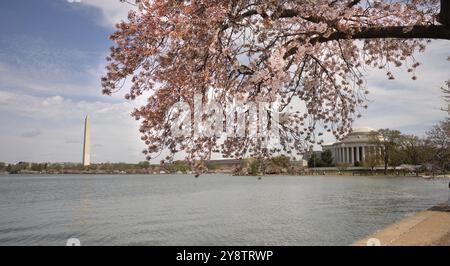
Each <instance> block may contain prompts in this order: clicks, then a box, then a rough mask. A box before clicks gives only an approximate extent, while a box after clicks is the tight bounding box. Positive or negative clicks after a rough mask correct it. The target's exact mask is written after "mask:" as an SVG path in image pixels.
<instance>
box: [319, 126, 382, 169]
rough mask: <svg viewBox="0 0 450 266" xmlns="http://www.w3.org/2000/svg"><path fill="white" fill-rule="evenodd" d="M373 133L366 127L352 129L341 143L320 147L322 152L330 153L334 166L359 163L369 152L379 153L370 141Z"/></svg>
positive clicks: (372, 130) (378, 148) (377, 148)
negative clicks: (327, 151)
mask: <svg viewBox="0 0 450 266" xmlns="http://www.w3.org/2000/svg"><path fill="white" fill-rule="evenodd" d="M374 132H376V131H375V130H374V129H372V128H367V127H365V128H357V129H354V130H353V131H352V132H351V133H350V134H348V135H347V136H346V137H345V138H344V139H343V140H342V141H338V142H335V143H329V144H324V145H322V150H323V151H325V150H330V151H331V154H332V156H333V163H334V164H336V165H337V164H341V163H348V164H351V165H355V163H356V162H359V163H361V162H363V161H364V160H365V158H366V156H367V154H369V152H370V153H372V152H374V151H376V152H377V153H379V152H380V147H377V145H376V144H375V143H374V141H373V139H372V136H373V133H374Z"/></svg>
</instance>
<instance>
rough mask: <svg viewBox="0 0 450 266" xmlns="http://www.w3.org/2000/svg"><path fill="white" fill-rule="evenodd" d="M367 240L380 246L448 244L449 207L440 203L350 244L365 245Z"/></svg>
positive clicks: (449, 241)
mask: <svg viewBox="0 0 450 266" xmlns="http://www.w3.org/2000/svg"><path fill="white" fill-rule="evenodd" d="M374 239H375V242H374ZM369 240H371V241H370V242H371V243H372V244H371V245H381V246H450V207H449V206H448V205H447V203H442V204H439V205H437V206H434V207H431V208H429V209H427V210H425V211H420V212H417V213H414V214H413V215H411V216H409V217H406V218H404V219H402V220H400V221H398V222H396V223H394V224H391V225H389V226H387V227H385V228H384V229H381V230H379V231H377V232H374V233H372V234H371V235H369V236H367V237H365V238H363V239H360V240H358V241H356V242H354V243H353V244H352V246H367V245H368V241H369ZM376 240H378V241H379V243H376V242H377V241H376ZM373 243H375V244H373Z"/></svg>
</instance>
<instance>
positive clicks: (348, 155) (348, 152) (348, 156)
mask: <svg viewBox="0 0 450 266" xmlns="http://www.w3.org/2000/svg"><path fill="white" fill-rule="evenodd" d="M345 149H346V152H347V163H350V147H347V148H345Z"/></svg>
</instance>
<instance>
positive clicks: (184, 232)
mask: <svg viewBox="0 0 450 266" xmlns="http://www.w3.org/2000/svg"><path fill="white" fill-rule="evenodd" d="M446 182H448V181H443V180H442V181H439V180H438V181H426V180H423V179H420V178H392V177H359V176H355V177H342V176H339V177H338V176H336V177H330V176H327V177H325V176H313V177H307V176H299V177H294V176H270V177H263V179H262V180H258V179H257V178H256V177H234V176H227V175H203V176H200V177H199V178H194V177H193V176H189V175H148V176H144V175H141V176H139V175H133V176H124V175H97V176H94V175H62V176H43V175H42V176H17V175H10V176H2V177H0V245H65V243H66V241H67V239H68V238H71V237H76V238H78V239H80V241H81V242H82V244H83V245H349V244H351V243H352V242H354V241H355V240H357V239H359V238H361V237H364V236H366V235H367V234H369V233H371V232H374V231H375V230H378V229H381V228H383V227H385V226H386V225H389V224H391V223H393V222H395V221H397V220H399V219H401V218H403V217H405V216H407V215H410V214H411V213H413V212H416V211H419V210H424V209H426V208H429V207H431V206H433V205H435V204H437V203H440V202H444V201H446V200H447V193H448V188H447V183H446Z"/></svg>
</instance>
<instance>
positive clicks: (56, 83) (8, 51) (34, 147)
mask: <svg viewBox="0 0 450 266" xmlns="http://www.w3.org/2000/svg"><path fill="white" fill-rule="evenodd" d="M128 8H129V6H128V5H126V4H122V3H120V2H119V0H81V2H77V1H73V0H71V1H68V0H15V1H0V162H1V161H5V162H17V161H42V162H44V161H51V162H67V161H73V162H78V161H81V152H82V140H83V121H84V116H85V115H86V114H89V115H90V116H91V124H92V126H91V127H92V153H93V154H92V160H93V161H94V162H107V161H110V162H138V161H142V160H143V159H144V158H143V155H142V153H141V151H142V149H143V148H144V146H143V144H142V143H141V141H140V136H139V133H138V130H137V129H138V124H137V122H135V121H134V120H133V119H132V118H131V117H130V116H129V113H130V111H131V110H132V108H133V106H135V105H136V103H133V102H127V101H125V100H123V99H122V98H121V97H120V96H119V95H116V96H112V97H108V96H103V95H102V94H101V88H100V81H99V80H100V76H101V75H102V73H103V72H104V70H103V69H104V64H105V60H104V58H105V57H106V55H107V52H108V48H109V46H111V44H112V43H111V42H110V41H109V40H108V36H109V34H110V33H112V31H113V30H114V28H113V26H114V23H115V22H117V21H119V20H120V19H121V18H123V17H124V16H126V13H127V9H128ZM449 51H450V42H448V41H433V42H432V43H431V44H430V46H429V48H428V49H427V51H426V52H425V53H424V54H419V55H417V58H418V60H419V61H420V62H421V63H422V66H421V67H420V69H419V70H418V72H417V76H418V80H417V81H412V80H411V78H410V76H409V75H406V74H405V73H403V72H401V71H396V72H395V74H396V77H397V78H396V80H394V81H388V80H387V79H386V78H385V75H384V73H381V72H378V71H368V72H367V79H368V84H369V87H370V91H371V94H370V97H369V98H370V100H371V102H370V105H369V110H368V111H366V112H365V113H364V114H363V115H364V116H363V117H362V118H361V119H360V120H359V121H357V123H356V125H355V127H365V126H368V127H372V128H394V129H399V130H401V131H402V132H405V133H411V134H417V135H423V134H424V132H425V131H426V130H427V129H428V128H430V127H431V126H432V125H433V124H435V123H436V122H437V121H439V120H441V119H442V118H443V117H445V113H443V112H442V111H440V110H439V108H440V107H442V106H444V104H443V101H442V99H441V97H440V96H441V95H440V91H439V87H441V86H442V85H443V83H444V80H446V79H448V78H449V77H450V75H449V74H450V70H449V69H450V62H449V61H447V60H446V58H447V57H448V56H449V55H450V53H449ZM326 140H327V141H332V138H331V137H328V138H327V139H326Z"/></svg>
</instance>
